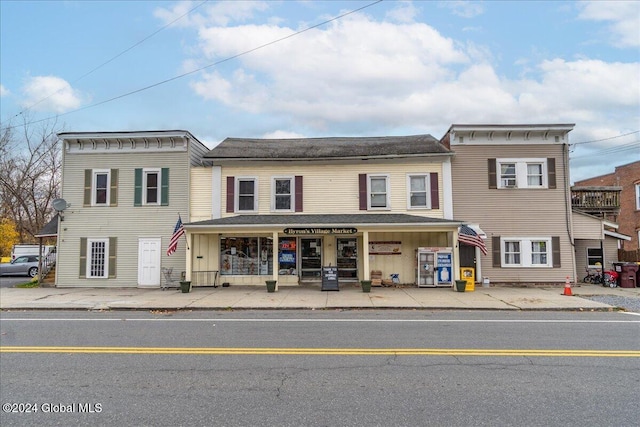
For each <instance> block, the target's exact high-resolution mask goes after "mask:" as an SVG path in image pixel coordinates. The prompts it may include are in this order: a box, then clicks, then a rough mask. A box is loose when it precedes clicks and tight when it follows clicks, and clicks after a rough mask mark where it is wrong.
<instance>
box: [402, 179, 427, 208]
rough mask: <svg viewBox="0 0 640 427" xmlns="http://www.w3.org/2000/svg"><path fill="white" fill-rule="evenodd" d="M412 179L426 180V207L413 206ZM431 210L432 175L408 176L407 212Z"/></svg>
mask: <svg viewBox="0 0 640 427" xmlns="http://www.w3.org/2000/svg"><path fill="white" fill-rule="evenodd" d="M411 178H424V181H425V185H426V187H425V191H426V193H427V198H426V203H427V204H426V206H412V205H411ZM425 209H431V174H430V173H426V172H421V173H409V174H407V210H425Z"/></svg>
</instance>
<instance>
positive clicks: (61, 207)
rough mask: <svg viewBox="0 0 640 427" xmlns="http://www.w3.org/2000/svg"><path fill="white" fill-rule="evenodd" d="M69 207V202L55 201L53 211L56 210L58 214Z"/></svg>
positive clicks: (63, 200)
mask: <svg viewBox="0 0 640 427" xmlns="http://www.w3.org/2000/svg"><path fill="white" fill-rule="evenodd" d="M68 207H69V205H67V201H66V200H65V199H55V200H54V201H53V209H55V210H56V212H62V211H63V210H65V209H67V208H68Z"/></svg>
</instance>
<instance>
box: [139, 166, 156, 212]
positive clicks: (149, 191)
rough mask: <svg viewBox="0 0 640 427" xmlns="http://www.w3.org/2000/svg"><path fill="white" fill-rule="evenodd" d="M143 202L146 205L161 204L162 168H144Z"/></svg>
mask: <svg viewBox="0 0 640 427" xmlns="http://www.w3.org/2000/svg"><path fill="white" fill-rule="evenodd" d="M142 185H143V192H142V194H143V195H144V199H143V203H144V204H145V205H157V204H160V197H159V196H160V170H158V169H144V170H143V183H142Z"/></svg>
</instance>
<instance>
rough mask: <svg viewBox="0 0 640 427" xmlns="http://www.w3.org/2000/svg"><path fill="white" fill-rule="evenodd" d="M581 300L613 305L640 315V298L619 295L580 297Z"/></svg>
mask: <svg viewBox="0 0 640 427" xmlns="http://www.w3.org/2000/svg"><path fill="white" fill-rule="evenodd" d="M580 298H586V299H590V300H591V301H597V302H601V303H603V304H609V305H613V306H615V307H620V308H623V309H625V310H626V311H632V312H634V313H640V298H636V297H625V296H619V295H591V296H582V295H581V296H580Z"/></svg>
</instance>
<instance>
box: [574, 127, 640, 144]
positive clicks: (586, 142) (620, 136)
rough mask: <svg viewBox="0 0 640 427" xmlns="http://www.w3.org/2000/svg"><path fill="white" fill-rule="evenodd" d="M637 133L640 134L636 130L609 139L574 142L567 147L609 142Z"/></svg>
mask: <svg viewBox="0 0 640 427" xmlns="http://www.w3.org/2000/svg"><path fill="white" fill-rule="evenodd" d="M638 132H640V130H636V131H633V132H629V133H624V134H622V135H617V136H611V137H609V138H603V139H594V140H593V141H582V142H574V143H572V144H569V145H581V144H591V143H592V142H602V141H609V140H611V139H616V138H622V137H623V136H629V135H633V134H635V133H638Z"/></svg>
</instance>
